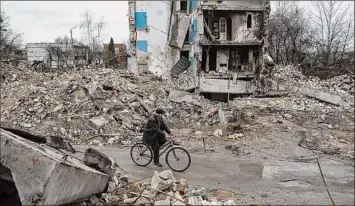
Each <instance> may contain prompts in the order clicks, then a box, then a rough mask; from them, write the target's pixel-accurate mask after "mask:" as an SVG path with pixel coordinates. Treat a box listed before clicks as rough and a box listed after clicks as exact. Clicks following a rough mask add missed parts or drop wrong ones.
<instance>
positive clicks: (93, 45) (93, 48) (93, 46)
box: [92, 36, 99, 67]
mask: <svg viewBox="0 0 355 206" xmlns="http://www.w3.org/2000/svg"><path fill="white" fill-rule="evenodd" d="M97 37H99V36H95V37H94V38H92V53H93V57H94V67H95V66H96V56H95V39H96V38H97Z"/></svg>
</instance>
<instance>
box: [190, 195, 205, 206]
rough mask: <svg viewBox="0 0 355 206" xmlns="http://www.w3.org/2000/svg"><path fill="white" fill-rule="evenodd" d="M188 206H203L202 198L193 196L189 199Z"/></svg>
mask: <svg viewBox="0 0 355 206" xmlns="http://www.w3.org/2000/svg"><path fill="white" fill-rule="evenodd" d="M187 204H189V205H202V197H201V196H192V197H188V198H187Z"/></svg>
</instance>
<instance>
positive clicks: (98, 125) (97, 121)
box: [89, 116, 109, 130]
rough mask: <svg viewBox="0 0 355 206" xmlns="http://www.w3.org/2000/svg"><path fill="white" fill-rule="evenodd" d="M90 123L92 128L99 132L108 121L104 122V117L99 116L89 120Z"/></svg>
mask: <svg viewBox="0 0 355 206" xmlns="http://www.w3.org/2000/svg"><path fill="white" fill-rule="evenodd" d="M89 121H90V123H91V124H92V126H93V127H94V128H95V129H97V130H99V129H102V128H103V127H104V126H105V125H106V124H107V123H109V121H108V120H106V119H105V118H104V117H102V116H100V117H93V118H91V119H90V120H89Z"/></svg>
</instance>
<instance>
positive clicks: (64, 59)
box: [26, 43, 89, 68]
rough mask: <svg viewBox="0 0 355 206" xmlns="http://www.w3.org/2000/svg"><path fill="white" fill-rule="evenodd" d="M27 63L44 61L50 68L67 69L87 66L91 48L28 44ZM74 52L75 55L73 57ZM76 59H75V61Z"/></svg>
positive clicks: (55, 44) (53, 44)
mask: <svg viewBox="0 0 355 206" xmlns="http://www.w3.org/2000/svg"><path fill="white" fill-rule="evenodd" d="M26 49H27V61H29V62H31V63H33V62H34V61H37V62H38V61H43V63H44V64H45V65H46V66H47V67H48V68H67V67H73V66H74V61H73V60H74V59H75V65H76V66H82V65H86V64H87V63H88V53H89V47H87V46H83V45H74V49H73V47H72V46H71V44H64V43H28V44H27V45H26ZM73 51H74V55H73ZM73 57H74V59H73Z"/></svg>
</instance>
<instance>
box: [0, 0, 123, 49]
mask: <svg viewBox="0 0 355 206" xmlns="http://www.w3.org/2000/svg"><path fill="white" fill-rule="evenodd" d="M86 9H88V10H89V11H91V12H93V13H95V17H96V19H99V18H100V17H101V16H103V18H104V21H105V22H106V25H105V30H104V31H105V33H106V38H105V39H107V40H106V41H105V42H107V43H109V41H110V37H112V38H113V39H114V41H115V42H116V43H118V42H122V41H123V40H127V39H128V17H127V11H128V4H127V1H1V10H4V11H5V12H6V13H7V15H9V16H10V17H11V19H10V24H11V27H12V28H13V29H15V30H19V31H22V32H23V33H24V43H29V42H53V41H54V39H55V38H56V37H58V36H63V35H68V36H70V33H69V29H71V28H72V27H74V26H78V25H79V24H80V22H81V21H82V14H83V13H84V12H85V10H86ZM73 37H74V38H78V37H79V38H78V39H80V38H81V30H80V29H79V27H77V28H75V29H73Z"/></svg>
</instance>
